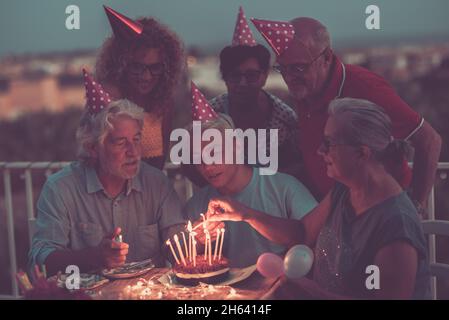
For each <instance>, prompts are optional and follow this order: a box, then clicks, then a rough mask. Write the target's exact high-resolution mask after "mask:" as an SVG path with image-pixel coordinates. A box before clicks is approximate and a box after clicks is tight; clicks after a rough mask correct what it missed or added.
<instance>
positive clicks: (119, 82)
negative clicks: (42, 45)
mask: <svg viewBox="0 0 449 320" xmlns="http://www.w3.org/2000/svg"><path fill="white" fill-rule="evenodd" d="M105 10H106V14H107V16H108V18H109V21H110V23H111V26H112V29H113V35H112V36H111V37H110V38H109V39H107V40H106V41H105V43H104V44H103V47H102V49H101V52H100V54H99V57H98V59H97V63H96V78H97V80H98V81H99V82H101V83H102V84H103V86H104V87H105V89H106V90H107V91H108V92H110V94H111V96H112V98H113V99H114V100H115V99H120V98H126V99H128V100H130V101H132V102H134V103H135V104H137V105H138V106H140V107H142V108H143V109H144V110H145V119H144V128H143V137H142V148H143V150H142V156H143V160H144V161H146V162H148V163H149V164H151V165H153V166H155V167H157V168H159V169H162V168H163V166H164V163H165V159H166V156H167V153H168V147H169V137H170V131H171V127H172V124H171V120H172V113H173V108H174V106H173V95H174V90H175V86H176V84H177V82H178V80H179V78H180V74H181V72H182V70H183V67H184V61H185V60H184V51H183V45H182V43H181V41H180V40H179V38H178V37H177V36H176V35H175V34H174V33H173V32H172V31H171V30H170V29H168V28H167V27H166V26H164V25H163V24H161V23H159V22H158V21H157V20H155V19H154V18H142V19H139V20H137V21H133V20H131V19H129V18H127V17H125V16H123V15H121V14H120V13H118V12H116V11H114V10H112V9H111V8H108V7H105Z"/></svg>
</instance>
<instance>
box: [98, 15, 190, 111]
mask: <svg viewBox="0 0 449 320" xmlns="http://www.w3.org/2000/svg"><path fill="white" fill-rule="evenodd" d="M137 21H138V22H139V23H141V24H142V25H143V33H142V34H141V35H140V36H139V37H136V38H135V39H133V40H125V39H121V38H118V37H116V36H114V35H112V36H111V37H109V38H108V39H107V40H106V41H105V43H104V44H103V46H102V48H101V50H100V53H99V56H98V58H97V63H96V66H95V71H96V78H97V80H98V81H99V82H101V83H103V84H111V85H114V86H116V87H117V88H118V89H119V90H120V91H121V92H124V87H125V83H126V81H125V75H126V74H125V72H126V68H127V66H128V64H129V62H130V61H131V59H132V55H133V53H134V52H135V51H136V50H138V49H141V48H159V49H161V51H162V63H163V65H164V67H165V72H164V73H163V74H162V75H161V76H160V78H159V81H158V83H157V84H156V86H155V88H154V89H153V90H152V92H151V101H150V103H151V108H152V109H151V112H155V113H157V114H160V115H163V114H165V113H166V112H168V110H167V106H171V102H172V98H173V93H174V92H173V91H174V88H175V86H176V84H177V82H178V80H179V78H180V75H181V72H182V71H183V69H184V67H185V59H184V47H183V44H182V42H181V40H180V39H179V38H178V36H177V35H176V34H175V33H174V32H173V31H171V30H170V29H169V28H168V27H167V26H165V25H163V24H161V23H160V22H158V21H157V20H156V19H154V18H141V19H139V20H137ZM122 98H129V97H122ZM142 107H144V108H145V107H146V106H142Z"/></svg>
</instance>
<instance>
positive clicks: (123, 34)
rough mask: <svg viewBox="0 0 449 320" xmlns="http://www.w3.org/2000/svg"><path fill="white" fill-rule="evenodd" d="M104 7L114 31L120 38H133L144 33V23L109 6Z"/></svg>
mask: <svg viewBox="0 0 449 320" xmlns="http://www.w3.org/2000/svg"><path fill="white" fill-rule="evenodd" d="M103 7H104V11H105V12H106V15H107V16H108V20H109V23H110V24H111V27H112V32H114V35H115V36H117V37H119V38H125V39H132V38H134V37H135V36H138V35H140V34H142V32H143V26H142V24H140V23H139V22H136V21H134V20H132V19H130V18H128V17H126V16H124V15H123V14H121V13H118V12H117V11H115V10H113V9H111V8H109V7H107V6H103Z"/></svg>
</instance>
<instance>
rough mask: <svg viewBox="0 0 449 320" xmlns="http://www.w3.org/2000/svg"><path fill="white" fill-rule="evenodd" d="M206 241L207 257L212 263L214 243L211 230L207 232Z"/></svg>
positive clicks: (210, 263)
mask: <svg viewBox="0 0 449 320" xmlns="http://www.w3.org/2000/svg"><path fill="white" fill-rule="evenodd" d="M206 243H207V248H208V250H207V258H208V259H209V265H210V266H211V265H212V243H211V241H210V234H209V232H207V233H206Z"/></svg>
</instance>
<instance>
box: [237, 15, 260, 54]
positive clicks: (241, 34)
mask: <svg viewBox="0 0 449 320" xmlns="http://www.w3.org/2000/svg"><path fill="white" fill-rule="evenodd" d="M255 45H257V42H256V40H255V39H254V36H253V33H252V32H251V30H250V28H249V26H248V22H247V21H246V16H245V13H244V12H243V8H242V7H240V8H239V13H238V15H237V21H236V23H235V29H234V37H233V38H232V46H233V47H235V46H255Z"/></svg>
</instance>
